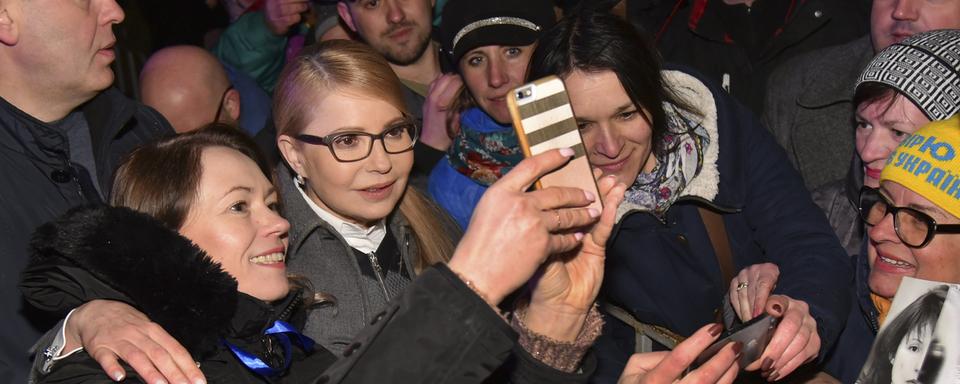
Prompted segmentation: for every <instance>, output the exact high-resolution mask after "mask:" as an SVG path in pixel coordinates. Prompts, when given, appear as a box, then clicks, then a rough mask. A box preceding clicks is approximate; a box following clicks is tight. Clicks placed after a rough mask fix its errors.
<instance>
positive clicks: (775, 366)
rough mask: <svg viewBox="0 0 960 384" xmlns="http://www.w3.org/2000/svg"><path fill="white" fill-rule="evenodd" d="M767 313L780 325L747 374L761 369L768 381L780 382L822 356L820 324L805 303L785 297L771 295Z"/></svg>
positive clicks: (748, 367)
mask: <svg viewBox="0 0 960 384" xmlns="http://www.w3.org/2000/svg"><path fill="white" fill-rule="evenodd" d="M766 311H767V313H769V314H770V315H771V316H774V317H779V318H780V325H778V326H777V330H776V331H774V333H773V338H771V339H770V343H769V344H767V348H766V349H764V351H763V354H762V355H761V356H760V358H759V359H757V361H755V362H753V363H751V364H750V365H748V366H747V370H748V371H753V370H757V369H760V370H761V373H760V374H761V376H763V377H764V378H766V379H767V380H768V381H777V380H780V379H782V378H784V377H786V376H787V375H789V374H790V373H792V372H793V371H794V370H795V369H797V367H799V366H801V365H803V364H805V363H807V362H810V361H812V360H813V359H815V358H816V357H817V354H818V353H819V352H820V334H819V333H818V332H817V321H816V320H815V319H814V318H813V316H810V307H809V306H808V305H807V303H806V302H803V301H800V300H794V299H791V298H790V297H787V296H784V295H772V296H770V298H769V299H767V306H766Z"/></svg>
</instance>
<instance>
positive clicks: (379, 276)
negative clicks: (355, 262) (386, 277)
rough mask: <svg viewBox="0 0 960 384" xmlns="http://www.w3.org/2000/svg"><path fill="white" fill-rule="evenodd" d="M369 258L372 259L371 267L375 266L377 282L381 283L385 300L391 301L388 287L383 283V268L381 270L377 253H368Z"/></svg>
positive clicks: (374, 271)
mask: <svg viewBox="0 0 960 384" xmlns="http://www.w3.org/2000/svg"><path fill="white" fill-rule="evenodd" d="M367 257H368V258H370V265H371V266H373V273H374V274H375V275H377V281H378V282H380V288H381V289H383V298H384V300H387V301H389V300H390V295H389V294H387V285H386V284H384V282H383V268H380V261H379V260H377V254H376V252H370V253H368V254H367Z"/></svg>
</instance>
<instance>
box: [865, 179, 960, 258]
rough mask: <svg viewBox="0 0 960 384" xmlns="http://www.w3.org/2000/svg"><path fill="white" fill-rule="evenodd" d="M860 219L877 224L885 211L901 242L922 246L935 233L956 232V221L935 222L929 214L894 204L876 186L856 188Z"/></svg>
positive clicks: (957, 227)
mask: <svg viewBox="0 0 960 384" xmlns="http://www.w3.org/2000/svg"><path fill="white" fill-rule="evenodd" d="M859 210H860V218H861V219H863V221H864V222H865V223H867V225H870V226H874V225H877V224H880V222H881V221H883V218H885V217H887V214H888V213H890V214H893V229H894V231H895V232H896V233H897V237H899V238H900V241H902V242H903V243H904V244H906V245H907V246H908V247H911V248H923V247H925V246H926V245H927V244H929V243H930V241H931V240H933V236H934V235H935V234H937V233H960V224H937V221H936V220H934V219H933V218H932V217H930V215H928V214H926V213H923V212H920V211H918V210H916V209H913V208H910V207H897V206H894V205H893V204H891V203H890V201H889V200H887V198H886V197H885V196H883V194H882V193H880V191H879V190H878V189H876V188H871V187H863V188H861V189H860V205H859Z"/></svg>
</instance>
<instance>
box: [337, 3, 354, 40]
mask: <svg viewBox="0 0 960 384" xmlns="http://www.w3.org/2000/svg"><path fill="white" fill-rule="evenodd" d="M337 14H339V15H340V19H342V20H343V23H344V24H346V25H347V27H348V28H350V30H351V31H353V32H354V33H356V32H357V26H356V25H355V24H354V23H353V14H351V13H350V7H349V6H348V5H347V3H346V2H345V1H341V2H338V3H337Z"/></svg>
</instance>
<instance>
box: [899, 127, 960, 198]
mask: <svg viewBox="0 0 960 384" xmlns="http://www.w3.org/2000/svg"><path fill="white" fill-rule="evenodd" d="M886 180H890V181H895V182H897V183H899V184H900V185H903V186H904V187H906V188H907V189H910V190H911V191H913V192H916V193H917V194H919V195H920V196H923V197H924V198H926V199H927V200H930V202H932V203H934V204H936V205H937V206H938V207H940V208H943V210H945V211H947V212H949V213H950V214H952V215H953V216H956V217H960V115H954V116H953V117H951V118H949V119H947V120H943V121H934V122H931V123H929V124H927V125H925V126H923V127H922V128H920V130H918V131H917V132H915V133H914V134H913V135H911V136H910V137H908V138H907V139H906V140H904V141H903V142H902V143H900V146H898V147H897V149H896V151H894V152H893V153H892V154H891V155H890V158H888V159H887V165H886V166H884V167H883V171H882V172H881V173H880V181H881V182H883V181H886Z"/></svg>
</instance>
